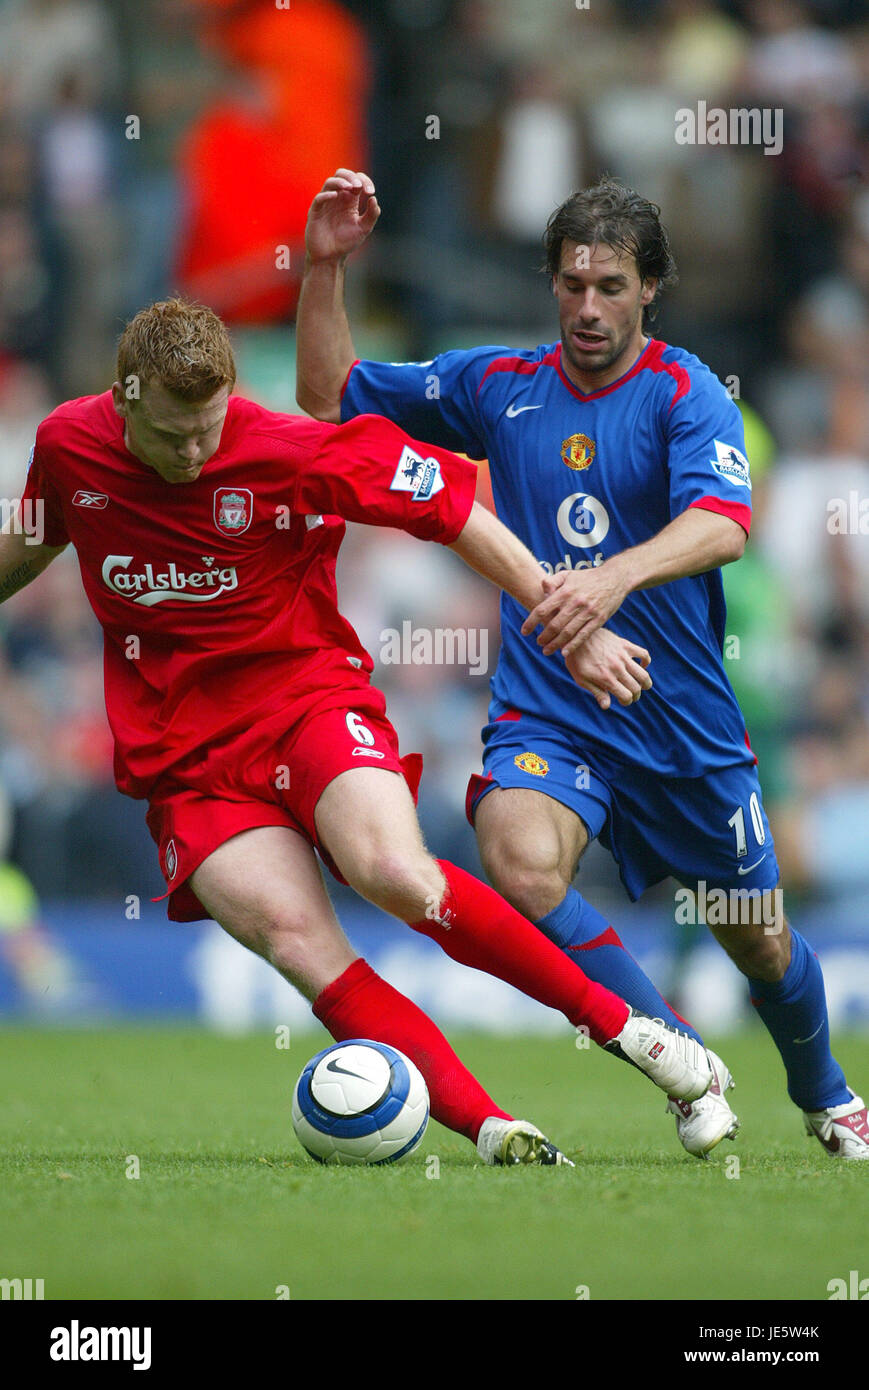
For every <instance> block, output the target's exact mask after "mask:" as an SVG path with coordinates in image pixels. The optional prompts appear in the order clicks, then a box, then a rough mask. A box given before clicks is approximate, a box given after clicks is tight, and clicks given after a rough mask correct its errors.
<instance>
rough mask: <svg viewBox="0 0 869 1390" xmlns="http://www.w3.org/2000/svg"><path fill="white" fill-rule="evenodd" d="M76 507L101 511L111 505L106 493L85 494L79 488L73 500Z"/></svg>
mask: <svg viewBox="0 0 869 1390" xmlns="http://www.w3.org/2000/svg"><path fill="white" fill-rule="evenodd" d="M72 505H73V506H74V507H93V508H94V509H95V510H96V511H101V510H102V509H103V508H104V507H107V506H108V505H109V499H108V497H107V496H106V494H105V493H104V492H85V490H84V489H83V488H79V490H78V492H77V493H76V494H75V496H74V497H73V499H72Z"/></svg>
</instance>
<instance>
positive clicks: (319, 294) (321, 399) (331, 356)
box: [296, 260, 356, 425]
mask: <svg viewBox="0 0 869 1390" xmlns="http://www.w3.org/2000/svg"><path fill="white" fill-rule="evenodd" d="M355 360H356V354H355V352H354V350H353V339H352V337H351V334H350V324H349V322H348V320H347V314H346V311H345V309H344V262H343V260H342V261H318V262H311V261H310V260H308V261H306V264H305V275H304V279H303V280H302V288H301V291H300V294H299V305H298V310H297V312H296V400H297V402H298V404H299V405H300V406H301V408H302V410H305V411H307V413H308V414H309V415H313V416H314V418H315V419H316V420H325V421H326V422H327V423H328V424H330V425H337V424H340V422H341V388H342V387H343V385H344V382H345V381H346V379H347V373H348V372H349V370H350V368H351V367H352V366H353V363H354V362H355Z"/></svg>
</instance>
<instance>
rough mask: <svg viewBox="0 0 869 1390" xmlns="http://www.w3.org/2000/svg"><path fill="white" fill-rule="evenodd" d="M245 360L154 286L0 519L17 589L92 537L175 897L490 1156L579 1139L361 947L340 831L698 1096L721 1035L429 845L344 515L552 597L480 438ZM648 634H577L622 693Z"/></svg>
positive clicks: (510, 965) (130, 783) (177, 913)
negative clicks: (357, 592) (487, 503)
mask: <svg viewBox="0 0 869 1390" xmlns="http://www.w3.org/2000/svg"><path fill="white" fill-rule="evenodd" d="M234 383H235V365H234V362H233V357H232V350H231V346H230V343H229V338H228V335H227V333H226V330H225V328H224V326H223V324H222V323H221V321H220V320H219V319H218V318H217V316H216V315H215V314H214V313H212V311H211V310H209V309H207V308H205V307H203V306H201V305H193V304H188V303H185V302H184V301H181V300H168V301H165V302H163V303H159V304H154V305H151V306H150V307H149V308H147V309H144V310H142V311H141V312H140V313H139V314H137V315H136V317H135V318H134V319H133V320H132V321H131V322H130V323H129V324H128V325H127V328H126V329H125V331H124V333H123V335H122V338H121V341H120V344H119V352H118V379H117V381H116V382H115V384H114V386H113V387H112V390H111V391H107V392H105V393H104V394H102V395H98V396H90V397H85V398H82V399H80V400H75V401H69V402H67V403H66V404H65V405H62V406H60V407H58V409H56V410H55V411H53V413H52V414H51V415H50V416H49V417H48V418H47V419H46V420H45V421H43V423H42V424H41V425H40V427H39V429H38V431H37V436H36V444H35V446H34V450H33V454H32V457H31V463H30V471H29V475H28V480H27V486H26V489H25V492H24V498H23V504H24V509H25V511H24V514H25V515H33V514H34V511H35V510H36V509H41V511H38V512H37V514H38V515H40V516H41V525H42V528H43V529H42V535H41V538H40V539H41V543H40V544H33V543H32V542H33V541H34V540H35V539H36V538H35V537H34V536H32V535H31V536H28V535H26V534H25V533H24V531H23V530H22V528H21V527H20V525H19V526H17V527H16V525H15V523H14V522H13V523H12V524H11V525H10V527H9V528H7V530H6V531H5V532H4V534H2V536H0V600H2V599H5V598H7V597H8V596H9V595H10V594H12V593H15V592H16V591H17V590H18V589H20V588H22V587H23V586H24V585H25V584H27V583H29V582H30V580H32V579H33V578H34V577H35V576H36V575H37V574H38V573H39V572H40V571H41V570H42V569H44V568H45V566H46V565H47V564H48V563H49V562H50V561H51V560H52V559H53V558H54V557H55V556H56V555H57V554H59V552H60V551H61V550H62V549H63V548H64V546H66V545H67V544H69V543H71V544H73V545H74V546H75V549H76V551H77V553H78V559H79V563H80V566H81V572H82V579H83V582H84V587H85V590H86V593H87V596H88V599H89V601H90V603H91V606H92V608H93V610H94V613H95V614H96V616H97V618H98V620H99V622H100V624H101V626H102V628H103V632H104V636H105V693H106V707H107V712H108V718H109V723H110V725H111V728H112V733H113V735H114V740H115V776H116V780H117V784H118V787H119V788H120V790H121V791H122V792H125V793H126V794H127V795H129V796H133V797H138V798H146V799H147V800H148V803H149V811H148V825H149V828H150V830H151V833H152V835H153V837H154V839H155V841H156V843H157V845H158V848H159V854H160V863H161V866H162V869H163V873H164V875H165V878H166V883H167V889H168V891H167V894H166V897H167V898H168V911H169V916H170V917H171V918H173V919H174V920H176V921H191V920H195V919H197V918H202V917H213V918H214V919H215V920H216V921H217V922H219V923H220V924H221V926H223V927H224V928H225V930H226V931H227V932H229V934H230V935H231V936H234V937H235V938H236V939H237V940H239V941H241V942H242V943H243V944H244V945H245V946H247V947H249V948H250V949H251V950H253V951H256V952H258V953H259V954H260V955H262V956H264V957H265V958H266V959H267V960H269V961H270V962H271V963H272V965H274V966H275V967H276V968H277V969H278V970H279V971H280V972H281V974H282V975H284V976H285V978H286V979H287V980H289V981H290V983H292V984H293V985H295V987H296V988H297V989H299V990H300V991H301V993H302V994H304V995H305V997H306V998H308V999H309V1000H311V1001H312V1004H313V1011H314V1014H315V1015H316V1017H317V1018H318V1019H320V1020H321V1022H322V1023H323V1024H324V1025H325V1027H326V1028H328V1030H329V1032H330V1033H331V1034H332V1036H333V1037H334V1038H335V1039H337V1040H339V1041H340V1040H343V1039H346V1038H351V1037H369V1038H373V1039H376V1040H380V1041H383V1042H386V1043H390V1044H391V1045H393V1046H395V1047H398V1048H400V1049H401V1050H402V1051H403V1052H405V1053H406V1054H407V1055H408V1056H409V1057H411V1058H412V1059H413V1060H414V1061H415V1062H416V1064H417V1066H418V1067H419V1069H420V1070H421V1072H422V1074H423V1076H424V1077H425V1079H426V1082H427V1084H428V1087H429V1091H430V1094H431V1100H432V1114H433V1115H434V1116H435V1118H436V1119H438V1120H440V1121H441V1122H442V1123H443V1124H445V1125H447V1126H449V1127H450V1128H452V1129H454V1130H456V1131H458V1132H459V1133H461V1134H464V1135H466V1136H467V1137H468V1138H469V1139H471V1140H472V1141H473V1142H475V1143H476V1145H477V1149H478V1152H479V1153H480V1155H481V1157H482V1158H483V1159H484V1160H485V1161H486V1162H489V1163H515V1162H538V1163H557V1162H561V1161H563V1156H562V1155H561V1154H560V1153H559V1151H558V1150H557V1149H556V1148H555V1146H554V1145H552V1144H551V1143H550V1142H549V1141H548V1140H546V1139H545V1137H544V1136H543V1135H542V1134H541V1133H540V1131H539V1130H537V1128H536V1127H535V1126H534V1125H531V1124H529V1123H527V1122H525V1121H517V1120H515V1119H514V1118H513V1117H512V1116H510V1115H509V1114H507V1113H506V1112H505V1111H504V1110H502V1109H500V1108H499V1107H498V1106H497V1105H496V1104H495V1103H494V1101H493V1100H492V1099H491V1098H490V1097H489V1096H488V1095H487V1094H486V1093H485V1091H484V1090H483V1089H482V1087H481V1086H480V1085H479V1083H478V1082H477V1081H476V1080H475V1079H474V1077H472V1076H471V1075H470V1073H469V1072H468V1071H467V1070H466V1069H465V1068H464V1067H463V1065H462V1064H461V1062H460V1061H459V1059H458V1058H457V1057H456V1055H455V1053H454V1052H453V1051H452V1050H451V1048H450V1047H449V1044H448V1043H447V1041H446V1039H445V1038H444V1037H443V1035H442V1034H441V1033H440V1032H439V1031H438V1029H437V1028H436V1027H435V1026H434V1024H433V1023H432V1022H431V1021H430V1020H429V1019H428V1018H427V1017H426V1016H425V1015H424V1014H423V1013H422V1012H421V1011H420V1010H419V1009H418V1008H417V1007H416V1005H414V1004H413V1003H411V1001H410V1000H408V999H406V998H405V997H404V996H402V995H400V994H399V993H397V991H396V990H394V989H393V988H392V987H391V986H390V985H388V984H387V983H386V982H385V981H384V980H382V979H380V978H379V977H378V976H377V975H376V974H375V973H374V971H373V970H371V968H370V967H369V966H368V965H367V964H366V963H365V961H364V960H362V959H360V958H359V957H358V956H357V955H356V953H355V951H354V950H353V949H352V947H351V946H350V944H349V942H348V941H347V939H346V937H345V936H344V934H343V932H342V930H341V928H340V926H339V924H338V922H337V920H336V918H335V915H334V913H333V910H332V907H331V904H330V901H329V898H328V896H327V894H326V890H325V886H324V883H323V879H322V875H321V873H320V869H319V865H318V863H317V859H316V857H315V853H314V850H315V849H316V850H317V851H319V853H320V855H321V856H322V858H323V859H324V860H325V861H326V863H327V864H329V866H330V867H331V868H332V870H333V871H334V872H335V873H336V874H337V875H338V876H339V877H341V878H343V879H344V880H345V881H346V882H347V883H349V884H351V885H352V886H353V887H354V888H355V889H356V890H357V891H358V892H359V893H361V894H362V895H363V896H364V897H366V898H368V899H369V900H370V901H371V902H373V903H376V904H377V905H378V906H379V907H381V908H383V909H384V910H385V911H386V912H389V913H391V914H393V915H394V916H396V917H398V918H399V919H400V920H402V921H403V922H406V923H407V924H409V925H410V926H411V927H412V928H413V929H414V930H416V931H420V932H422V933H424V934H426V935H428V936H431V937H433V938H434V939H435V940H436V941H437V942H438V943H439V945H440V946H441V947H442V948H443V949H444V950H445V951H446V952H447V954H448V955H449V956H451V957H452V958H453V959H454V960H457V961H460V962H462V963H463V964H465V965H470V966H473V967H475V968H477V969H480V970H486V971H488V972H489V973H490V974H493V975H496V976H498V977H499V978H501V979H503V980H506V981H508V982H509V983H510V984H512V985H514V986H515V987H516V988H518V989H520V990H523V991H524V992H525V993H526V994H529V995H531V996H532V997H533V998H535V999H538V1000H540V1001H542V1002H543V1003H545V1004H548V1005H549V1006H551V1007H552V1008H556V1009H560V1010H561V1011H562V1013H564V1014H565V1015H566V1017H567V1018H568V1019H569V1020H570V1022H571V1023H573V1024H574V1025H580V1024H584V1025H586V1026H587V1027H588V1030H589V1033H590V1035H591V1037H592V1038H593V1039H594V1041H595V1042H597V1043H599V1044H600V1045H601V1046H604V1047H607V1048H609V1049H610V1050H612V1051H614V1052H616V1053H617V1054H619V1055H621V1056H623V1057H625V1058H626V1059H627V1060H629V1061H632V1062H633V1063H634V1064H635V1065H637V1066H639V1067H640V1069H641V1070H643V1071H644V1072H645V1073H646V1074H647V1075H649V1076H650V1077H651V1079H652V1080H653V1081H655V1082H656V1084H658V1085H659V1086H661V1087H662V1088H663V1089H664V1090H665V1091H667V1093H668V1094H670V1095H673V1094H675V1095H677V1096H679V1097H681V1098H684V1099H685V1100H686V1101H690V1100H693V1099H696V1098H698V1097H699V1096H700V1095H702V1094H703V1093H704V1092H705V1090H706V1088H707V1087H708V1085H709V1083H710V1080H711V1075H712V1074H711V1070H710V1066H709V1061H708V1058H707V1055H706V1053H705V1051H704V1050H703V1049H702V1048H701V1047H700V1046H699V1044H697V1043H696V1042H695V1041H694V1040H693V1039H691V1038H689V1037H687V1036H686V1035H685V1034H683V1033H680V1032H677V1031H675V1030H673V1029H672V1028H670V1027H667V1026H666V1025H664V1024H662V1023H661V1022H660V1020H653V1019H649V1018H646V1017H645V1016H643V1015H641V1014H637V1013H635V1012H633V1011H631V1010H630V1009H629V1008H628V1006H627V1005H626V1004H625V1003H624V1002H623V1001H622V1000H621V999H620V998H618V996H617V995H615V994H613V993H611V992H610V991H609V990H607V989H605V988H604V987H602V986H600V985H597V984H594V983H593V982H592V981H590V980H588V979H587V978H586V977H585V976H584V975H583V974H582V972H581V971H579V970H577V968H576V966H575V964H574V963H573V962H572V961H569V960H567V959H566V958H565V956H564V955H563V953H562V952H561V951H560V950H559V949H558V947H557V946H555V945H553V943H552V942H550V941H548V940H547V939H546V938H545V937H543V936H542V935H541V933H540V932H538V931H537V930H536V929H535V928H534V927H533V926H532V925H531V924H530V923H529V922H528V921H526V919H525V918H524V917H522V916H521V915H520V914H519V913H518V912H516V911H515V910H514V909H513V908H511V907H510V906H508V904H507V903H506V902H504V901H503V899H501V898H500V897H499V896H498V895H497V894H496V893H495V892H494V891H493V890H492V889H490V888H488V887H487V886H485V885H484V884H482V883H480V882H479V881H478V880H477V879H475V878H473V877H472V876H471V875H469V874H467V873H465V872H463V871H462V870H461V869H459V868H457V867H456V866H454V865H452V864H450V863H447V862H445V861H439V860H436V859H434V858H433V857H432V856H431V855H430V854H429V853H428V851H427V850H426V848H425V846H424V844H423V840H422V836H421V833H420V829H419V824H418V821H417V817H416V811H415V804H414V803H415V796H416V789H417V784H418V782H419V776H420V772H421V760H420V759H419V758H418V757H417V756H415V755H413V754H411V755H410V756H408V757H405V758H402V757H400V756H399V750H398V741H397V738H396V735H395V732H394V730H393V729H392V726H391V725H390V723H389V721H388V719H387V718H386V712H385V703H384V699H383V696H382V695H381V693H380V692H379V691H378V690H377V689H375V688H374V687H373V686H372V685H371V682H370V674H371V671H372V667H373V662H372V659H371V657H370V656H369V654H368V653H367V652H366V651H365V650H364V648H363V647H362V646H361V645H360V643H359V640H358V638H357V637H356V634H355V633H354V631H353V629H352V628H351V627H350V625H349V624H348V623H347V622H346V621H345V619H344V618H343V617H342V616H341V614H340V612H339V611H338V606H337V595H336V589H335V562H336V557H337V553H338V548H339V546H340V543H341V539H342V537H343V535H344V520H345V519H346V520H352V521H363V522H368V523H370V524H374V525H385V526H398V527H402V528H403V529H404V530H406V531H408V532H409V533H410V534H411V535H414V536H417V537H419V538H420V539H421V540H429V541H438V542H440V543H441V544H443V545H447V546H449V547H450V548H451V549H453V550H455V551H456V553H457V554H458V555H459V556H460V557H461V558H462V559H463V560H465V561H466V562H467V563H468V564H469V565H471V566H472V567H473V568H474V569H476V570H478V571H479V572H480V573H482V574H484V575H485V576H486V577H487V578H489V579H490V580H492V581H493V582H494V583H495V584H498V585H499V586H500V587H501V588H503V589H505V590H507V591H508V592H509V593H511V594H512V595H513V596H514V597H515V598H516V599H517V600H518V601H519V602H520V603H522V604H523V605H524V607H525V608H527V609H531V608H532V607H534V605H535V604H536V603H537V602H539V600H540V599H541V598H542V596H543V589H542V578H543V576H542V571H541V570H540V567H539V566H538V565H537V563H536V561H535V560H534V558H533V556H532V555H531V554H530V552H529V551H527V550H526V549H525V547H524V546H523V545H522V544H521V542H519V541H518V540H517V539H516V537H515V536H514V535H513V534H512V533H511V532H510V531H508V530H507V529H506V528H505V527H504V526H502V525H501V523H500V522H499V521H498V520H497V519H496V518H495V517H494V516H493V515H491V513H489V512H488V511H486V510H485V509H484V508H482V507H480V506H479V505H478V504H476V503H475V502H474V486H475V473H476V470H475V467H474V465H472V464H470V463H468V462H467V461H466V460H463V459H460V458H458V457H456V456H455V455H454V454H451V453H450V452H448V451H447V450H445V449H440V448H431V447H429V446H428V445H423V444H419V443H417V442H415V441H414V440H412V439H410V438H409V437H408V436H407V435H406V434H404V433H403V432H402V431H401V430H400V429H398V428H397V427H396V426H395V425H392V424H390V423H389V422H388V421H386V420H384V419H382V418H380V417H379V416H362V417H360V418H358V419H356V420H354V421H352V423H350V424H347V425H341V426H336V425H329V424H321V423H318V422H316V421H314V420H310V419H306V418H303V417H295V416H288V415H281V414H276V413H274V412H272V411H268V410H264V409H262V408H261V407H260V406H258V405H255V404H253V403H252V402H251V401H247V400H244V399H242V398H240V397H238V396H235V395H232V394H231V392H232V388H233V386H234ZM531 640H533V638H529V641H531ZM556 659H559V660H562V659H564V658H556ZM647 662H648V654H647V653H646V652H645V651H644V650H643V649H642V648H640V647H638V646H636V645H634V644H633V643H630V642H627V641H625V640H623V639H622V638H619V637H617V636H615V634H613V633H611V632H607V631H606V630H601V631H600V632H599V633H597V634H595V638H594V639H592V640H590V641H589V642H588V643H587V644H585V645H584V646H583V647H582V649H581V651H580V653H579V654H578V655H576V656H574V657H571V658H569V659H568V664H569V668H570V670H571V674H572V675H573V677H574V679H575V680H576V681H577V683H578V684H580V685H582V686H583V687H584V688H585V689H587V690H589V691H590V692H591V695H592V696H593V697H594V698H596V699H597V700H598V701H599V703H602V704H603V705H606V704H608V702H609V700H610V698H612V697H614V698H616V699H618V700H619V701H620V702H621V703H622V704H629V703H630V702H631V701H632V700H634V699H637V698H639V696H640V694H641V691H642V690H643V689H645V688H648V686H649V685H650V680H649V677H648V675H647V674H646V671H645V664H646V663H647Z"/></svg>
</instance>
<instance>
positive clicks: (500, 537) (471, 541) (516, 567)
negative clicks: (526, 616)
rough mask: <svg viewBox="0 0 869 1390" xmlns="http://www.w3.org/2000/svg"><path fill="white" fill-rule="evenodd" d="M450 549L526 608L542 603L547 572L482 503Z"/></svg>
mask: <svg viewBox="0 0 869 1390" xmlns="http://www.w3.org/2000/svg"><path fill="white" fill-rule="evenodd" d="M449 549H450V550H454V551H455V552H456V554H457V555H459V556H460V557H461V558H462V559H463V560H464V562H465V564H466V565H469V566H470V568H471V569H472V570H476V571H477V573H478V574H481V575H482V576H483V578H484V579H489V580H491V582H492V583H493V584H496V585H497V586H498V588H499V589H503V590H504V592H505V593H507V594H510V595H511V597H512V598H515V599H516V601H517V602H518V603H521V604H522V607H523V608H533V607H534V605H535V604H536V603H538V602H539V601H540V600H541V599H542V597H543V594H544V589H543V571H542V570H541V568H540V566H539V565H538V563H537V561H536V560H535V559H534V556H533V555H532V554H531V551H530V550H529V549H528V548H527V546H525V545H523V544H522V542H521V541H520V540H519V537H518V536H514V534H513V532H512V531H509V530H508V529H507V527H506V526H505V525H504V524H503V522H501V521H499V520H498V518H497V517H496V516H493V514H492V513H491V512H490V511H488V510H487V509H486V508H485V507H482V506H481V505H480V503H479V502H475V503H474V505H473V506H472V508H471V512H470V515H469V517H468V519H467V521H466V522H465V526H464V529H463V530H462V532H461V534H460V535H459V537H458V539H457V540H455V541H453V543H452V545H451V546H450V547H449Z"/></svg>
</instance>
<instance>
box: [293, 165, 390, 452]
mask: <svg viewBox="0 0 869 1390" xmlns="http://www.w3.org/2000/svg"><path fill="white" fill-rule="evenodd" d="M379 216H380V208H379V207H378V204H377V198H376V197H375V195H374V184H373V183H372V181H371V179H370V178H369V176H368V175H367V174H363V173H356V172H354V171H353V170H352V169H337V170H336V171H335V173H334V174H333V175H332V177H331V178H328V179H327V180H326V182H325V183H324V184H323V187H322V188H321V190H320V192H319V193H318V194H317V196H316V198H315V199H314V201H313V202H312V203H311V207H310V209H309V212H308V222H307V226H306V227H305V252H306V255H305V271H304V276H303V279H302V287H301V291H300V294H299V305H298V309H297V312H296V383H297V384H296V400H297V402H298V403H299V405H300V406H301V407H302V409H303V410H306V411H307V412H308V414H309V415H313V416H314V417H315V419H317V420H325V421H326V422H327V423H328V424H332V425H337V424H339V423H340V421H341V389H342V387H343V385H344V382H345V381H346V379H347V373H348V372H349V371H350V368H351V367H352V366H353V363H354V362H355V360H356V354H355V352H354V350H353V339H352V337H351V334H350V324H349V323H348V321H347V312H346V310H345V308H344V275H345V267H346V264H347V257H348V256H349V255H350V254H351V252H353V251H355V250H357V249H358V248H359V247H360V246H361V245H362V243H363V242H364V241H365V239H366V238H367V237H368V236H369V235H370V234H371V231H372V228H373V227H374V224H375V223H376V221H377V219H378V217H379Z"/></svg>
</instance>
